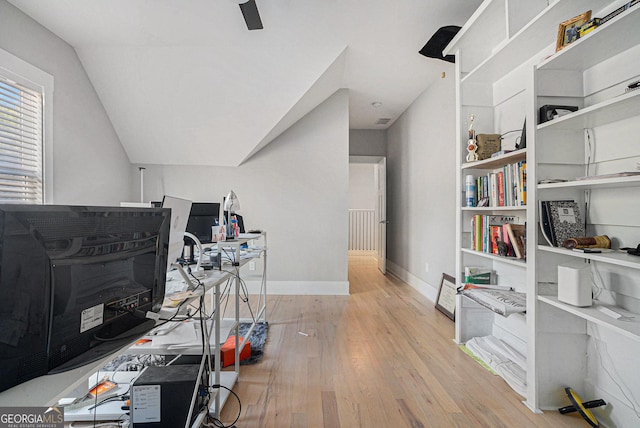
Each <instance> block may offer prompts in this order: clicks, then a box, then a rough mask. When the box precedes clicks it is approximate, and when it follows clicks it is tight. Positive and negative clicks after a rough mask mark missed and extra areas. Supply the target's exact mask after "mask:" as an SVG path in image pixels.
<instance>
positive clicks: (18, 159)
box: [0, 49, 53, 204]
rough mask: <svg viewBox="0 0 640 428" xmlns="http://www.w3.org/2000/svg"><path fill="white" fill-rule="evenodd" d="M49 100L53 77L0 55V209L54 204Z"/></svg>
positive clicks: (8, 54)
mask: <svg viewBox="0 0 640 428" xmlns="http://www.w3.org/2000/svg"><path fill="white" fill-rule="evenodd" d="M52 94H53V77H52V76H50V75H49V74H47V73H45V72H43V71H41V70H40V69H38V68H36V67H34V66H32V65H30V64H28V63H26V62H24V61H22V60H21V59H20V58H17V57H15V56H13V55H12V54H10V53H8V52H6V51H4V50H2V49H0V203H21V204H43V203H52V198H51V191H50V189H51V188H52V184H53V183H52V181H53V174H52V171H51V168H50V165H51V161H52V153H53V148H52V144H51V122H52V116H53V113H52V107H51V104H52V103H51V97H52ZM48 166H49V167H48Z"/></svg>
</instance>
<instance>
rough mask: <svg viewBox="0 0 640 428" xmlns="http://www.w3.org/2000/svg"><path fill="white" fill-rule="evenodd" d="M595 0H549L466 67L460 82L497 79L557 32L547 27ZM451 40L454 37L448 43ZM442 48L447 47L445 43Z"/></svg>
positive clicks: (594, 4) (491, 81)
mask: <svg viewBox="0 0 640 428" xmlns="http://www.w3.org/2000/svg"><path fill="white" fill-rule="evenodd" d="M597 3H598V2H597V1H594V0H589V1H584V0H583V1H575V0H571V1H566V0H565V1H555V2H553V4H551V5H549V6H548V7H546V8H545V9H544V10H542V11H541V12H540V13H538V14H537V15H536V16H535V17H533V18H532V19H531V20H530V21H529V22H528V23H527V24H525V25H524V26H523V27H522V28H521V29H520V30H519V31H518V32H517V33H516V34H514V35H513V37H511V38H510V39H508V40H505V41H506V42H508V43H502V44H498V45H497V46H496V48H494V52H493V53H492V55H490V56H489V57H487V58H486V59H485V60H484V61H483V62H482V63H480V64H478V65H477V66H476V67H475V68H474V69H473V70H471V71H469V73H468V74H467V75H466V76H465V77H464V78H463V79H462V82H461V83H463V84H466V83H483V82H484V83H493V82H495V81H497V80H500V79H501V78H502V77H504V76H506V75H507V74H508V73H510V72H511V70H513V69H514V68H516V67H518V66H519V65H520V64H522V63H524V62H527V61H528V60H529V59H530V58H531V55H532V53H538V52H540V51H541V50H543V49H544V48H545V47H547V46H548V45H550V44H552V43H554V42H555V41H556V37H557V33H556V32H555V31H549V27H554V26H555V28H557V25H558V24H559V23H560V22H562V21H565V20H566V19H567V18H569V17H572V16H575V15H578V14H580V13H582V12H584V11H585V10H588V9H590V8H593V7H597V6H598V4H597ZM519 7H522V5H519ZM454 43H455V40H453V41H452V43H451V44H450V46H453V45H454ZM446 49H447V50H448V49H449V47H447V48H446ZM449 52H451V51H450V50H449Z"/></svg>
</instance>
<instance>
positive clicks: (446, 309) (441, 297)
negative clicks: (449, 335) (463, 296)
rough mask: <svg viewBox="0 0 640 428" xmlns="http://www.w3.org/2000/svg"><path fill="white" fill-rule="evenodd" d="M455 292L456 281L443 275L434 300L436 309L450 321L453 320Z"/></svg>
mask: <svg viewBox="0 0 640 428" xmlns="http://www.w3.org/2000/svg"><path fill="white" fill-rule="evenodd" d="M456 292H457V290H456V279H455V278H454V277H452V276H450V275H447V274H446V273H443V274H442V280H441V281H440V289H439V290H438V298H437V299H436V309H437V310H439V311H440V312H442V313H443V314H445V315H446V316H448V317H449V318H451V319H452V320H455V312H456Z"/></svg>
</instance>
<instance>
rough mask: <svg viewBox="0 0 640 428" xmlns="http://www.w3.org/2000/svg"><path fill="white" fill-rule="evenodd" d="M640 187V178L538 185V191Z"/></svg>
mask: <svg viewBox="0 0 640 428" xmlns="http://www.w3.org/2000/svg"><path fill="white" fill-rule="evenodd" d="M637 186H640V176H629V177H613V178H591V179H586V180H574V181H565V182H564V183H549V184H538V190H554V189H611V188H625V187H637Z"/></svg>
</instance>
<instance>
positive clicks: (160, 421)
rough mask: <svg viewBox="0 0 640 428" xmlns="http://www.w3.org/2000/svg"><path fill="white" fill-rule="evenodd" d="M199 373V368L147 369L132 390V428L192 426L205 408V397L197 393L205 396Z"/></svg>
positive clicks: (184, 366)
mask: <svg viewBox="0 0 640 428" xmlns="http://www.w3.org/2000/svg"><path fill="white" fill-rule="evenodd" d="M200 358H201V357H198V359H200ZM199 372H200V364H180V365H169V366H165V367H147V369H146V370H145V371H144V372H142V374H141V375H140V376H139V377H138V378H137V379H136V380H135V382H134V383H133V385H132V387H131V407H130V409H131V422H132V427H133V428H177V427H184V426H191V424H192V423H193V420H194V419H195V416H197V414H198V413H199V411H200V409H201V408H203V406H205V405H206V400H205V397H206V395H207V394H201V393H200V392H201V391H200V390H201V389H202V390H203V392H204V390H205V388H206V382H203V381H202V375H201V377H200V378H199V377H198V373H199ZM194 397H195V400H194ZM189 413H191V417H190V418H189ZM187 422H188V423H187Z"/></svg>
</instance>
